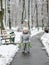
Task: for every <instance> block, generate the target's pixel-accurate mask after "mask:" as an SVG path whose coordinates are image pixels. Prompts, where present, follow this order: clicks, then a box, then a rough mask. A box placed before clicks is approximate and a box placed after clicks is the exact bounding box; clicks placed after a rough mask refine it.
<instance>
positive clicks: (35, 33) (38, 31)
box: [31, 27, 44, 37]
mask: <svg viewBox="0 0 49 65" xmlns="http://www.w3.org/2000/svg"><path fill="white" fill-rule="evenodd" d="M41 32H44V31H43V30H42V28H41V27H39V30H38V29H37V28H35V27H34V28H32V29H31V37H32V36H34V35H37V34H39V33H41Z"/></svg>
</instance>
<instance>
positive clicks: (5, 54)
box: [0, 28, 43, 65]
mask: <svg viewBox="0 0 49 65" xmlns="http://www.w3.org/2000/svg"><path fill="white" fill-rule="evenodd" d="M40 32H43V30H42V29H41V28H39V30H38V29H37V28H33V29H31V37H32V36H34V35H37V34H38V33H40ZM8 33H9V32H8ZM14 33H15V43H20V41H21V40H20V38H21V35H22V32H17V31H14ZM18 46H19V45H16V46H15V45H12V44H10V45H1V46H0V65H6V64H9V63H10V62H11V61H12V59H13V57H14V55H15V53H16V52H17V51H18V49H19V48H18Z"/></svg>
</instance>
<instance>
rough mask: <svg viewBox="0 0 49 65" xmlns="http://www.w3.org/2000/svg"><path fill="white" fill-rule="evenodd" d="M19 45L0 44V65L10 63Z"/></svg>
mask: <svg viewBox="0 0 49 65" xmlns="http://www.w3.org/2000/svg"><path fill="white" fill-rule="evenodd" d="M18 46H19V45H12V44H11V45H1V46H0V65H6V64H10V62H11V61H12V59H13V57H14V56H15V53H16V52H17V51H18V49H19V48H18Z"/></svg>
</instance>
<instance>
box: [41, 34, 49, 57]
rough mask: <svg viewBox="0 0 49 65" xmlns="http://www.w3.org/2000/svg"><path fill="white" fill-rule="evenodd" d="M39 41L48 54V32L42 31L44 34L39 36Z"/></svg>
mask: <svg viewBox="0 0 49 65" xmlns="http://www.w3.org/2000/svg"><path fill="white" fill-rule="evenodd" d="M41 41H42V43H43V45H44V47H45V49H46V52H47V54H48V56H49V33H44V35H43V36H42V37H41Z"/></svg>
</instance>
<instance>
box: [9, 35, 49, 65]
mask: <svg viewBox="0 0 49 65" xmlns="http://www.w3.org/2000/svg"><path fill="white" fill-rule="evenodd" d="M39 36H40V35H37V36H34V37H32V39H31V42H32V49H31V54H30V55H23V54H22V53H21V51H20V52H18V53H17V54H16V56H15V57H14V59H13V61H12V62H11V64H10V65H49V63H48V58H47V55H46V52H45V51H44V50H42V45H41V43H40V41H39V39H38V38H39Z"/></svg>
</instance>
